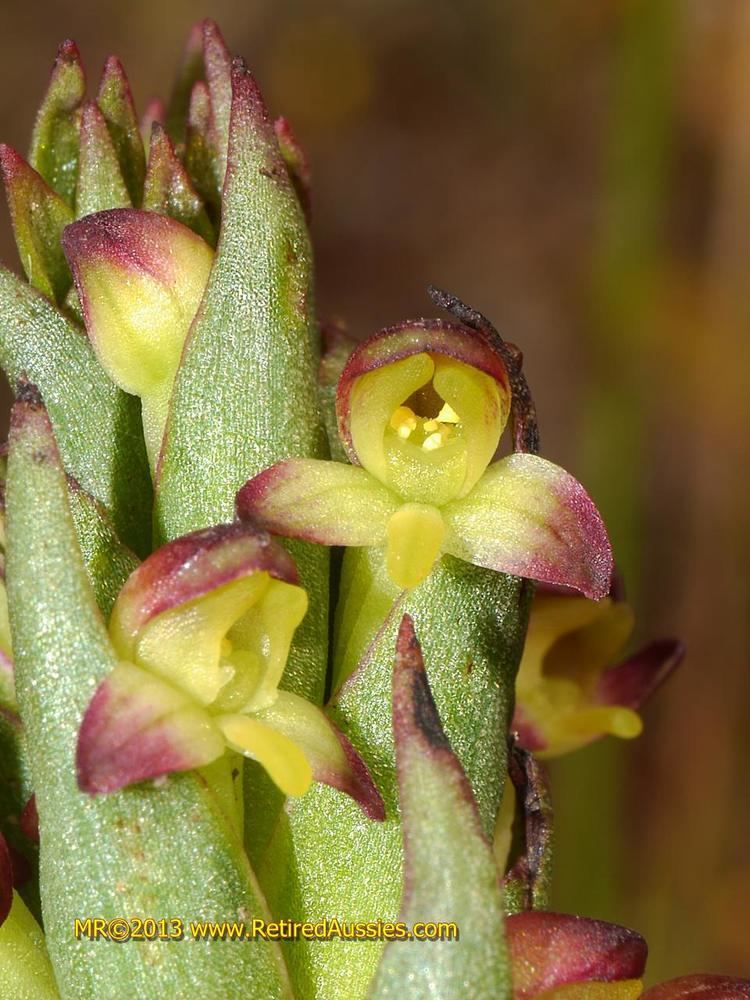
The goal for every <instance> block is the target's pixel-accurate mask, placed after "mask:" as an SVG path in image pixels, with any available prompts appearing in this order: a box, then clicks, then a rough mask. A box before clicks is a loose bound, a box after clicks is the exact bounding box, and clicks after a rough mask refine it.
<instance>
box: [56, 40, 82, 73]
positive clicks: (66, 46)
mask: <svg viewBox="0 0 750 1000" xmlns="http://www.w3.org/2000/svg"><path fill="white" fill-rule="evenodd" d="M55 62H56V63H65V64H66V65H68V66H70V65H73V64H77V65H78V66H81V68H83V62H82V60H81V53H80V50H79V48H78V46H77V45H76V43H75V42H74V41H73V39H72V38H66V39H65V41H64V42H61V43H60V45H59V47H58V49H57V58H56V59H55Z"/></svg>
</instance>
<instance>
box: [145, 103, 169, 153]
mask: <svg viewBox="0 0 750 1000" xmlns="http://www.w3.org/2000/svg"><path fill="white" fill-rule="evenodd" d="M166 118H167V106H166V104H165V103H164V101H163V100H162V99H161V98H160V97H152V98H151V100H150V101H149V102H148V104H147V105H146V110H145V111H144V112H143V117H142V118H141V135H142V136H143V139H144V142H146V143H147V142H148V141H149V139H150V137H151V129H152V128H153V126H154V125H156V124H158V125H161V126H162V127H164V123H165V121H166Z"/></svg>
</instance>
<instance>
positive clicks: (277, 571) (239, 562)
mask: <svg viewBox="0 0 750 1000" xmlns="http://www.w3.org/2000/svg"><path fill="white" fill-rule="evenodd" d="M253 573H268V574H269V575H270V576H272V577H274V578H275V579H277V580H282V581H283V582H285V583H292V584H297V583H298V582H299V577H298V575H297V569H296V567H295V565H294V562H293V561H292V558H291V556H290V555H289V554H288V553H287V552H286V551H285V549H283V548H282V546H281V545H280V544H279V543H278V542H275V541H274V540H273V539H272V538H271V536H270V535H269V534H267V532H265V531H259V530H258V529H257V528H256V527H254V526H253V525H250V524H240V523H236V522H235V523H233V524H220V525H217V526H216V527H212V528H203V529H201V530H199V531H194V532H191V533H190V534H188V535H182V536H181V537H180V538H176V539H175V540H174V541H172V542H168V543H167V544H166V545H163V546H162V547H161V548H160V549H157V550H156V552H153V553H152V554H151V555H150V556H149V557H148V559H146V560H145V562H143V563H141V565H140V566H139V567H138V569H136V570H135V572H133V573H131V575H130V576H129V577H128V579H127V581H126V583H125V586H124V587H123V588H122V590H121V591H120V595H119V597H118V598H117V603H116V606H115V612H113V617H114V616H115V615H116V617H117V619H118V622H119V624H120V626H121V628H122V629H123V630H124V632H125V633H127V634H129V635H136V634H137V633H138V632H139V631H140V629H142V628H143V627H144V626H145V625H146V623H147V622H149V621H150V620H151V619H152V618H155V617H156V616H157V615H160V614H162V613H163V612H165V611H169V610H170V609H172V608H175V607H178V606H180V605H182V604H186V603H188V602H189V601H195V600H197V599H198V598H200V597H202V596H203V595H205V594H207V593H209V592H211V591H213V590H216V589H217V588H218V587H222V586H224V585H225V584H228V583H231V582H232V581H233V580H238V579H240V578H241V577H245V576H250V575H252V574H253Z"/></svg>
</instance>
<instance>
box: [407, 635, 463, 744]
mask: <svg viewBox="0 0 750 1000" xmlns="http://www.w3.org/2000/svg"><path fill="white" fill-rule="evenodd" d="M393 729H394V732H395V734H396V745H397V746H398V744H399V743H400V742H403V741H407V740H408V741H413V740H418V741H419V742H421V743H423V744H424V746H425V749H426V750H427V751H429V750H438V751H448V753H452V751H451V746H450V743H449V742H448V738H447V737H446V735H445V732H444V730H443V725H442V723H441V721H440V716H439V715H438V710H437V706H436V705H435V700H434V698H433V697H432V691H431V690H430V685H429V683H428V680H427V673H426V671H425V668H424V660H423V658H422V648H421V646H420V644H419V640H418V639H417V635H416V632H415V630H414V622H413V620H412V619H411V617H410V616H409V615H404V616H403V618H402V619H401V625H400V626H399V630H398V638H397V640H396V664H395V667H394V671H393Z"/></svg>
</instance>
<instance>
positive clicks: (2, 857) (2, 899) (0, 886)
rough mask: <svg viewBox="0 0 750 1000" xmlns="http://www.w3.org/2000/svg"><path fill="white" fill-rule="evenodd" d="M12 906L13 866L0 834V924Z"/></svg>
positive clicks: (3, 838)
mask: <svg viewBox="0 0 750 1000" xmlns="http://www.w3.org/2000/svg"><path fill="white" fill-rule="evenodd" d="M12 905H13V864H12V862H11V857H10V851H9V849H8V844H7V842H6V840H5V837H3V835H2V834H1V833H0V924H3V923H4V922H5V919H6V917H7V916H8V914H9V913H10V908H11V906H12Z"/></svg>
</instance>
